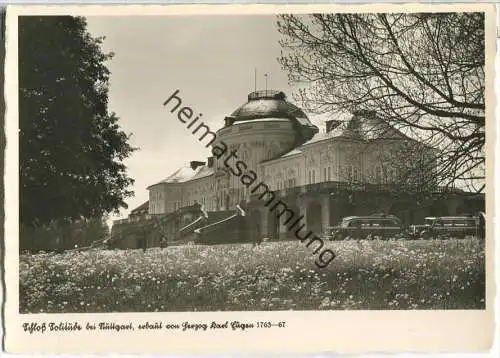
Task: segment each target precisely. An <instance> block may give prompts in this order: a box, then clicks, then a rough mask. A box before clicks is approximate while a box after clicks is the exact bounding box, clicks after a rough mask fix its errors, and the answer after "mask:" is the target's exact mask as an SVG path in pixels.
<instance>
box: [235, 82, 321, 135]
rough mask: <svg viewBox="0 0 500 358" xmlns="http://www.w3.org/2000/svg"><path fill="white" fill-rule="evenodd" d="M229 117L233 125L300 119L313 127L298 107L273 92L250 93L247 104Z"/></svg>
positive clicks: (279, 93)
mask: <svg viewBox="0 0 500 358" xmlns="http://www.w3.org/2000/svg"><path fill="white" fill-rule="evenodd" d="M230 117H231V118H232V119H233V123H234V122H241V121H248V120H252V119H261V118H288V119H296V118H300V119H301V120H302V121H301V122H305V123H304V124H309V125H311V126H312V125H313V124H312V123H311V122H310V121H309V119H308V118H307V116H306V114H305V113H304V112H303V111H302V110H301V109H300V108H299V107H297V106H295V105H293V104H291V103H290V102H287V101H286V95H285V94H284V93H283V92H281V91H274V90H266V91H256V92H252V93H250V94H249V95H248V102H247V103H245V104H244V105H242V106H241V107H239V108H238V109H237V110H236V111H234V112H233V113H232V114H231V116H230Z"/></svg>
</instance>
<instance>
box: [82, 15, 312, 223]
mask: <svg viewBox="0 0 500 358" xmlns="http://www.w3.org/2000/svg"><path fill="white" fill-rule="evenodd" d="M87 22H88V31H89V32H90V33H91V34H92V35H93V36H94V37H96V36H105V37H106V39H105V40H104V43H103V46H102V48H103V50H104V51H105V52H110V51H112V52H114V54H115V56H114V58H113V59H112V60H110V61H109V62H108V64H107V65H108V68H109V70H110V72H111V82H110V91H109V110H110V111H113V112H116V114H117V116H118V117H119V118H120V121H119V123H120V126H121V128H122V129H123V130H124V131H125V132H126V133H132V137H131V140H130V143H131V145H132V146H134V147H139V148H140V149H139V150H138V151H136V152H135V153H133V154H132V156H131V157H130V158H129V159H127V160H126V161H125V164H126V165H127V167H128V173H129V176H130V177H131V178H133V179H134V180H135V183H134V185H133V186H132V187H131V189H132V190H133V191H134V193H135V195H134V196H133V197H131V198H128V199H127V200H126V202H127V204H128V205H129V208H128V209H127V210H122V211H121V213H120V215H114V216H112V217H111V219H117V218H125V217H126V216H127V214H128V213H129V212H130V210H132V209H134V208H135V207H137V206H139V205H141V204H142V203H144V202H145V201H147V200H148V191H147V189H146V188H147V187H148V186H149V185H151V184H154V183H156V182H158V181H161V180H162V179H164V178H166V177H167V176H169V175H170V174H171V173H172V172H174V171H175V170H176V169H178V168H179V167H180V166H182V165H185V164H187V163H188V162H189V161H191V160H205V161H206V158H207V157H208V156H209V150H208V149H207V148H205V147H204V145H203V144H202V143H200V142H198V140H197V139H196V138H195V137H194V136H193V135H192V134H191V133H190V132H189V130H188V129H187V128H186V124H183V123H181V122H180V121H179V120H178V119H177V117H176V116H175V115H174V114H172V113H170V111H169V110H167V109H166V108H165V107H163V102H164V101H165V100H166V99H167V98H169V97H170V95H171V94H172V93H173V92H175V91H176V90H177V89H178V90H179V94H178V96H179V97H180V98H181V99H182V103H183V105H186V106H189V107H191V108H192V109H193V111H194V113H195V115H197V114H200V113H201V114H202V115H203V117H202V119H203V120H204V122H205V123H207V124H208V125H209V126H210V129H211V130H212V131H214V130H217V129H219V128H220V127H222V125H223V123H224V117H225V116H227V115H230V114H231V113H232V112H233V111H234V110H235V109H237V108H238V107H239V106H241V105H243V104H244V103H245V102H246V101H247V95H248V93H250V92H252V91H253V90H254V80H255V68H257V89H265V77H264V73H267V74H268V88H269V89H277V90H281V91H284V92H285V93H286V94H287V96H288V99H289V100H291V98H292V93H291V92H292V88H291V87H290V86H289V85H288V81H287V76H286V73H285V72H284V71H283V70H282V69H281V66H280V65H279V63H278V61H277V58H278V57H279V56H280V50H281V48H280V45H279V43H278V41H279V39H280V34H279V33H278V31H277V28H276V18H275V17H274V16H273V15H240V16H235V15H231V16H230V17H229V16H224V15H220V16H213V15H210V16H179V15H177V16H148V17H145V16H144V17H141V16H130V17H87ZM298 105H299V106H300V104H298ZM311 119H312V120H313V121H314V122H316V120H315V119H314V118H311Z"/></svg>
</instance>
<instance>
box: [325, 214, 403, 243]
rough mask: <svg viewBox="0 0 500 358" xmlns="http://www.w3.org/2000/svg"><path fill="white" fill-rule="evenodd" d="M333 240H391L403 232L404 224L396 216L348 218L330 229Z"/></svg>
mask: <svg viewBox="0 0 500 358" xmlns="http://www.w3.org/2000/svg"><path fill="white" fill-rule="evenodd" d="M330 229H331V233H332V239H333V240H344V239H346V238H347V237H349V238H354V239H364V238H376V237H380V238H390V237H396V236H399V235H400V234H401V233H402V232H403V224H402V222H401V220H400V219H399V218H397V217H396V216H394V215H385V214H374V215H370V216H348V217H345V218H343V219H342V220H341V221H340V224H339V225H337V226H335V227H332V228H330Z"/></svg>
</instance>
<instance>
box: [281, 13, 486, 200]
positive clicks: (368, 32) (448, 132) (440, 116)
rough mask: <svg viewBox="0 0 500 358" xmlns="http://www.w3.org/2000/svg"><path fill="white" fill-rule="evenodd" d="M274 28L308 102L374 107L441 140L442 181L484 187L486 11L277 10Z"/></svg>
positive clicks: (314, 107) (323, 109)
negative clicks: (302, 12) (304, 12)
mask: <svg viewBox="0 0 500 358" xmlns="http://www.w3.org/2000/svg"><path fill="white" fill-rule="evenodd" d="M278 29H279V31H280V33H281V34H282V35H283V37H282V40H281V41H280V44H281V46H282V49H283V51H282V55H281V57H280V58H279V61H280V63H281V64H282V67H283V68H284V69H285V70H287V72H288V75H289V80H290V82H292V83H294V84H296V85H297V86H298V88H299V90H298V93H297V94H296V97H297V99H298V100H300V101H301V102H302V104H303V106H304V107H305V108H306V109H307V110H309V111H311V112H313V113H318V114H323V113H331V114H341V113H345V112H353V111H357V110H365V111H376V113H377V115H378V116H379V117H380V118H382V119H383V120H385V121H386V122H388V123H390V124H391V125H393V126H395V127H396V128H398V129H399V130H401V131H402V132H403V133H404V134H406V135H408V136H409V137H411V138H414V139H416V140H419V141H421V142H422V143H424V144H425V145H428V146H431V147H433V148H436V150H437V151H438V157H439V161H438V163H437V168H436V169H435V176H436V178H437V180H438V183H439V185H441V186H444V187H448V188H449V187H455V186H457V187H460V188H463V189H467V190H472V191H474V192H481V191H483V189H484V177H485V172H484V142H485V133H484V128H485V73H484V63H485V61H484V14H483V13H414V14H313V15H304V16H296V15H279V17H278Z"/></svg>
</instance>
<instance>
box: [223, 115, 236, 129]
mask: <svg viewBox="0 0 500 358" xmlns="http://www.w3.org/2000/svg"><path fill="white" fill-rule="evenodd" d="M235 119H236V118H234V117H225V118H224V126H225V127H229V126H230V125H231V124H233V123H234V120H235Z"/></svg>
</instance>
